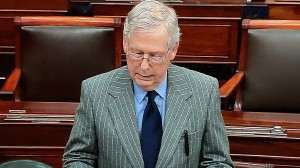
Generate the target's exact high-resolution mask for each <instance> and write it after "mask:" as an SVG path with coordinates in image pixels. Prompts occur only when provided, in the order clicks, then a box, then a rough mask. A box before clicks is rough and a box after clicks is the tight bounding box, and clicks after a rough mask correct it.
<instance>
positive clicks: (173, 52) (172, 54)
mask: <svg viewBox="0 0 300 168" xmlns="http://www.w3.org/2000/svg"><path fill="white" fill-rule="evenodd" d="M178 47H179V42H177V43H176V45H175V46H174V47H173V48H172V49H171V50H170V52H171V53H170V54H171V55H170V60H173V59H175V56H176V54H177V50H178Z"/></svg>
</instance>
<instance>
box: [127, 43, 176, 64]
mask: <svg viewBox="0 0 300 168" xmlns="http://www.w3.org/2000/svg"><path fill="white" fill-rule="evenodd" d="M128 48H129V47H128V46H127V51H126V56H127V57H129V58H136V59H138V60H134V61H138V62H142V61H143V60H144V59H148V62H149V63H150V64H151V63H152V64H161V63H163V62H164V61H165V60H166V57H167V55H168V53H169V51H170V48H168V50H167V52H166V53H164V54H163V56H162V55H151V54H145V53H138V52H131V53H129V52H128ZM132 54H134V55H138V57H136V56H133V57H130V55H132ZM145 55H148V57H145ZM158 56H160V57H161V61H160V62H153V61H151V58H153V57H158Z"/></svg>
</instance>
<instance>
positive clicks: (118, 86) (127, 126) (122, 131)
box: [109, 68, 144, 167]
mask: <svg viewBox="0 0 300 168" xmlns="http://www.w3.org/2000/svg"><path fill="white" fill-rule="evenodd" d="M115 79H116V80H115V81H113V82H112V84H111V86H110V89H109V94H111V95H112V96H113V97H114V101H113V102H112V103H110V106H109V112H110V115H111V117H112V120H113V121H114V126H115V129H116V132H117V134H118V137H119V139H120V141H121V144H122V148H123V149H124V151H125V152H126V154H127V156H128V158H129V160H130V161H131V163H132V165H133V167H143V166H144V163H143V158H142V154H141V148H140V140H139V136H138V130H137V119H136V114H135V110H134V98H133V90H132V81H131V78H130V76H129V75H128V69H127V68H122V69H121V71H119V73H117V74H116V75H115ZM116 150H118V149H116Z"/></svg>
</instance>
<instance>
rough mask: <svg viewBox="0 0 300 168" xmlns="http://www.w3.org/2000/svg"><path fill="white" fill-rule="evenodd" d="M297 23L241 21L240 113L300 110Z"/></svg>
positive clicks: (299, 48)
mask: <svg viewBox="0 0 300 168" xmlns="http://www.w3.org/2000/svg"><path fill="white" fill-rule="evenodd" d="M299 63H300V21H293V20H289V21H288V20H287V21H280V20H244V21H243V32H242V47H241V58H240V71H244V72H245V77H244V81H243V85H242V88H241V89H240V92H239V93H238V94H240V97H241V101H242V106H241V109H242V110H243V111H272V112H297V111H298V112H299V111H300V98H299V95H300V89H299V86H300V74H299V72H300V66H299Z"/></svg>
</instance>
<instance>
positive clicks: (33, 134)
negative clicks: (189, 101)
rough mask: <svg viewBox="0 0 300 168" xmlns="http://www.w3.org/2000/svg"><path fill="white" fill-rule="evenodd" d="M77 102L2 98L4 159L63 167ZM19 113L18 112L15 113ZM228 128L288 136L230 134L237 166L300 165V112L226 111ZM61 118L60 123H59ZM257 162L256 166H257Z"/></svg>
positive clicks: (0, 147)
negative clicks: (277, 129)
mask: <svg viewBox="0 0 300 168" xmlns="http://www.w3.org/2000/svg"><path fill="white" fill-rule="evenodd" d="M77 105H78V104H77V103H43V102H3V101H0V134H1V135H2V136H1V138H0V162H1V161H5V160H8V159H16V158H32V159H37V160H41V161H44V162H46V163H49V164H51V165H54V166H55V167H61V164H62V160H61V159H62V154H63V152H64V147H65V144H66V142H67V140H68V138H69V134H70V131H71V128H72V125H73V121H72V118H73V117H74V112H75V110H76V108H77ZM9 110H26V114H27V115H26V116H31V117H34V116H42V115H43V116H45V117H46V116H47V117H49V116H52V117H53V116H60V117H61V118H59V119H57V121H55V119H52V120H51V121H47V122H45V121H41V120H40V121H38V120H34V119H32V118H31V121H20V120H19V121H18V120H15V121H12V120H11V121H7V120H4V119H5V118H6V117H7V114H9ZM15 114H16V115H18V114H17V113H15ZM222 114H223V117H224V120H225V124H226V127H227V128H228V127H230V126H238V127H250V126H251V127H253V126H256V127H273V126H274V125H280V126H281V127H282V128H283V129H284V130H285V133H287V136H258V135H237V134H231V135H229V136H228V137H229V142H230V148H231V156H232V158H233V160H234V161H235V162H237V163H238V165H239V166H237V167H243V166H245V167H247V166H249V165H248V164H244V163H245V162H248V163H255V164H258V165H265V164H266V163H268V164H274V165H275V164H277V165H300V155H299V154H300V115H299V114H282V113H257V112H255V113H254V112H253V113H252V112H251V113H250V112H249V113H245V114H243V113H235V112H231V111H228V112H227V111H223V112H222ZM58 121H59V122H58ZM255 164H253V165H255ZM275 167H276V166H275Z"/></svg>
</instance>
